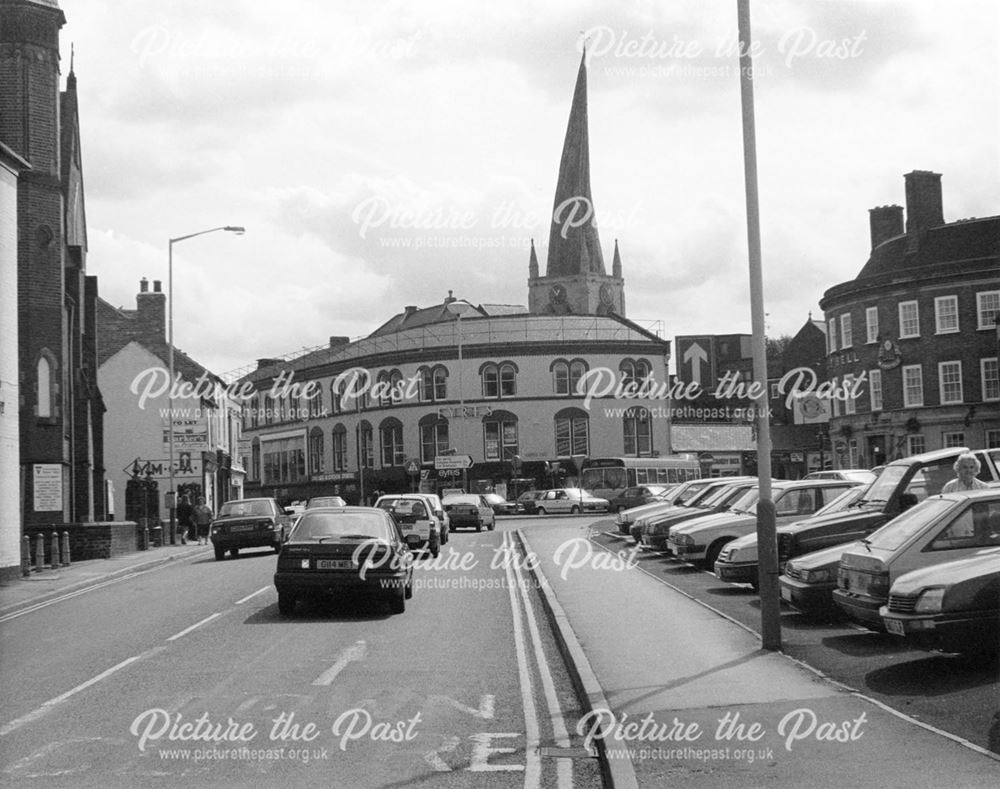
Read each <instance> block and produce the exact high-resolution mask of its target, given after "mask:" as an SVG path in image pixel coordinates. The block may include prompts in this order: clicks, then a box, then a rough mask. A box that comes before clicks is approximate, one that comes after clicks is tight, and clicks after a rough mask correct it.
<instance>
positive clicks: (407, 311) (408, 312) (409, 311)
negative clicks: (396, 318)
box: [403, 304, 417, 316]
mask: <svg viewBox="0 0 1000 789" xmlns="http://www.w3.org/2000/svg"><path fill="white" fill-rule="evenodd" d="M416 311H417V308H416V306H415V305H413V304H409V305H407V306H406V307H403V315H407V316H408V315H413V313H415V312H416Z"/></svg>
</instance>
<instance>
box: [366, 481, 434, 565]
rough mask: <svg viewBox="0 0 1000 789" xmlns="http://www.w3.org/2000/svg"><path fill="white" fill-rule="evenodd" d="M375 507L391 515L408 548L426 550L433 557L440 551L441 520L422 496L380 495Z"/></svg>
mask: <svg viewBox="0 0 1000 789" xmlns="http://www.w3.org/2000/svg"><path fill="white" fill-rule="evenodd" d="M375 507H376V508H377V509H380V510H385V511H386V512H388V513H389V514H390V515H392V517H393V519H394V520H395V521H396V523H397V524H398V525H399V530H400V531H401V532H402V533H403V539H404V540H405V541H406V544H407V545H408V546H410V550H412V551H416V550H426V551H427V552H428V553H429V554H430V555H431V556H434V557H437V555H438V554H439V553H440V552H441V522H440V521H439V520H438V519H437V518H436V517H435V515H434V511H433V509H432V507H431V506H430V504H429V503H428V501H427V500H426V499H425V498H424V497H422V496H420V495H418V494H414V495H412V496H380V497H379V499H378V501H376V502H375Z"/></svg>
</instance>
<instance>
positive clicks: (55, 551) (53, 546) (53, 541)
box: [49, 531, 59, 570]
mask: <svg viewBox="0 0 1000 789" xmlns="http://www.w3.org/2000/svg"><path fill="white" fill-rule="evenodd" d="M49 550H50V551H51V552H52V557H51V558H52V564H51V565H50V567H52V569H53V570H55V569H56V568H57V567H58V566H59V532H57V531H54V532H52V537H51V538H50V539H49Z"/></svg>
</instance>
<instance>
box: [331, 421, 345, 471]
mask: <svg viewBox="0 0 1000 789" xmlns="http://www.w3.org/2000/svg"><path fill="white" fill-rule="evenodd" d="M331 438H332V440H333V470H334V471H347V428H346V427H344V426H343V425H341V424H336V425H334V426H333V432H332V434H331Z"/></svg>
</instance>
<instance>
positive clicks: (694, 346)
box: [684, 342, 708, 386]
mask: <svg viewBox="0 0 1000 789" xmlns="http://www.w3.org/2000/svg"><path fill="white" fill-rule="evenodd" d="M707 361H708V352H707V351H706V350H705V349H704V348H702V347H701V346H700V345H699V344H698V343H696V342H693V343H691V344H690V345H689V346H688V349H687V350H686V351H684V364H687V363H688V362H690V363H691V381H692V383H696V384H698V385H699V386H700V385H701V365H702V364H703V363H704V362H707Z"/></svg>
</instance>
